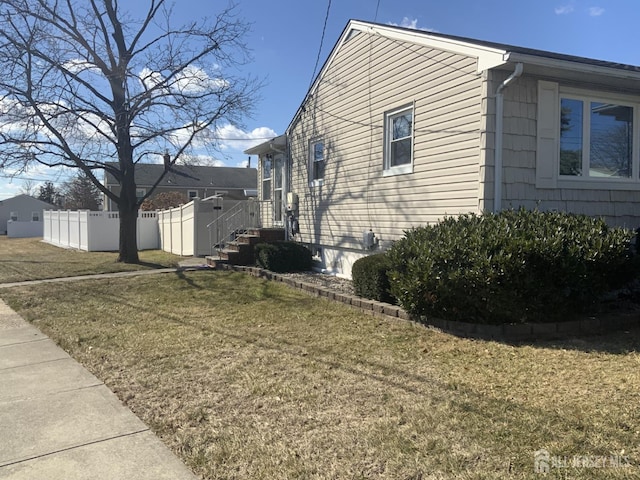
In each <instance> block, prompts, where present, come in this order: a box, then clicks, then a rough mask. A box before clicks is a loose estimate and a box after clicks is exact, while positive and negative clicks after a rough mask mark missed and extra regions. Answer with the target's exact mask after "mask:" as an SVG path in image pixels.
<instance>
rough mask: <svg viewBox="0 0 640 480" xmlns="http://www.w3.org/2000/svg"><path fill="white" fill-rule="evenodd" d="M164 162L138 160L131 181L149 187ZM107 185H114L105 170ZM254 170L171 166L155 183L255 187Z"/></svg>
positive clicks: (156, 177)
mask: <svg viewBox="0 0 640 480" xmlns="http://www.w3.org/2000/svg"><path fill="white" fill-rule="evenodd" d="M163 171H164V165H161V164H153V163H144V164H143V163H139V164H138V165H136V173H135V180H136V185H137V186H139V187H151V186H152V185H153V184H154V183H155V182H156V181H157V180H158V178H159V177H160V175H162V172H163ZM105 179H106V182H107V185H117V183H118V182H116V180H115V178H114V177H113V175H111V174H110V173H109V172H107V171H105ZM257 182H258V171H257V170H256V169H255V168H241V167H209V166H196V165H174V166H172V167H171V168H170V170H169V172H167V174H166V175H165V177H164V178H163V179H162V181H161V182H160V184H159V186H163V187H166V186H172V187H182V188H211V187H214V188H231V189H236V188H237V189H251V188H256V187H257Z"/></svg>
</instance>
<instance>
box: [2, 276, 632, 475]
mask: <svg viewBox="0 0 640 480" xmlns="http://www.w3.org/2000/svg"><path fill="white" fill-rule="evenodd" d="M0 294H1V295H2V296H3V298H5V299H6V300H8V301H9V302H10V304H11V305H12V306H13V307H14V308H16V309H18V310H19V311H20V313H21V314H22V315H24V316H25V317H26V318H28V319H29V320H30V321H32V322H33V323H34V324H36V325H37V326H39V327H40V328H42V330H43V331H45V333H47V334H49V335H50V336H51V337H52V338H54V339H55V340H56V341H57V342H59V343H60V344H61V345H62V346H63V348H65V349H66V350H67V351H69V352H70V353H71V354H72V355H73V356H74V357H75V358H77V359H78V360H79V361H81V362H82V363H83V364H85V365H86V366H87V367H88V368H89V369H90V370H92V371H93V372H94V373H95V374H96V375H97V376H98V377H100V378H101V379H103V380H104V381H105V383H106V384H107V385H108V386H109V387H110V388H111V389H112V390H114V391H115V392H116V393H117V394H118V395H119V397H120V398H121V399H122V400H123V401H124V402H125V403H126V404H127V405H128V406H129V407H130V408H131V409H132V410H133V411H134V412H135V413H136V414H137V415H138V416H140V418H142V420H143V421H145V422H146V423H147V424H148V425H149V426H150V427H151V428H152V429H153V430H154V431H155V432H156V433H157V434H158V435H160V436H161V437H162V438H163V440H164V441H165V442H166V443H167V444H168V445H169V446H170V447H171V448H172V449H173V450H174V451H176V452H177V453H178V454H179V455H180V456H181V457H182V458H183V459H184V460H185V462H186V463H187V464H188V465H189V466H190V467H191V468H193V469H194V471H196V472H197V473H198V474H200V475H202V476H203V477H204V478H211V479H213V478H216V479H218V478H229V479H230V478H237V479H240V478H285V479H286V478H290V479H294V478H295V479H298V478H310V479H311V478H318V479H320V478H323V479H324V478H380V479H382V478H385V479H418V478H422V479H427V478H463V479H472V478H473V479H481V478H532V479H533V478H539V476H538V475H537V474H534V473H533V454H534V452H535V451H536V450H538V449H540V448H547V449H548V450H549V451H550V452H551V453H552V454H555V455H567V456H571V455H614V454H620V453H621V452H623V451H624V455H625V456H628V457H629V459H630V460H631V461H633V462H634V463H635V464H636V465H637V461H638V460H639V459H640V450H639V445H640V427H639V425H640V413H639V410H638V404H639V401H640V379H639V376H638V374H637V372H638V367H640V355H639V354H638V346H639V345H640V332H638V331H633V332H627V333H620V334H613V335H608V336H605V337H593V338H589V339H584V340H575V341H568V342H558V343H544V344H537V345H523V346H513V345H506V344H501V343H496V342H486V341H474V340H466V339H460V338H456V337H453V336H450V335H445V334H442V333H440V332H437V331H435V330H430V329H426V328H423V327H422V326H419V325H416V324H412V323H409V322H402V321H396V320H392V319H388V320H387V319H380V318H375V317H372V316H367V315H363V314H360V313H358V312H357V311H354V310H350V309H349V308H347V307H345V306H343V305H337V304H332V303H330V302H328V301H326V300H322V299H316V298H312V297H310V296H307V295H305V294H302V293H299V292H297V291H293V290H290V289H288V288H286V287H285V286H283V285H281V284H277V283H270V282H268V281H264V280H258V279H255V278H252V277H248V276H244V275H242V274H237V273H222V272H188V273H182V274H175V275H174V274H164V275H161V276H154V277H153V278H149V277H144V278H136V279H118V280H104V281H100V282H98V281H90V282H82V283H72V284H64V285H63V284H58V285H41V286H37V287H31V288H20V289H11V290H9V291H3V292H0ZM638 472H639V470H638V467H637V466H634V467H629V468H624V469H572V470H571V471H560V470H557V471H555V472H553V473H554V474H558V475H560V474H568V475H569V477H570V478H578V479H587V478H603V479H604V478H618V479H622V478H636V477H637V475H638Z"/></svg>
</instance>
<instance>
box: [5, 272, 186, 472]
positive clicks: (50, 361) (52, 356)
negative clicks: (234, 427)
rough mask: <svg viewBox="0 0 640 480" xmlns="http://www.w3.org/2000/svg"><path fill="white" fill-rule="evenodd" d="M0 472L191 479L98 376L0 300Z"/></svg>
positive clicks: (165, 448)
mask: <svg viewBox="0 0 640 480" xmlns="http://www.w3.org/2000/svg"><path fill="white" fill-rule="evenodd" d="M154 273H160V272H159V271H157V270H156V271H154ZM0 478H1V479H3V480H34V479H43V480H44V479H46V480H80V479H83V480H85V479H87V480H88V479H100V480H165V479H166V480H195V479H196V477H195V476H194V475H193V474H192V473H191V472H190V471H189V470H188V469H187V468H186V467H185V466H184V464H182V463H181V462H180V460H179V459H178V458H177V457H176V456H175V455H174V454H173V453H172V452H171V451H169V449H168V448H167V447H165V446H164V444H163V443H162V442H161V441H160V440H159V439H158V437H156V436H155V435H154V434H153V433H152V432H151V431H150V430H149V428H148V427H147V426H146V425H145V424H144V423H142V422H141V421H140V420H139V419H138V418H137V417H136V416H135V415H134V414H133V413H132V412H131V411H130V410H128V409H127V408H126V407H124V406H123V405H122V403H120V401H119V400H118V398H117V397H116V396H115V395H114V394H113V393H112V392H111V391H110V390H109V389H108V388H107V387H106V386H105V385H104V384H103V383H102V382H101V381H100V380H98V379H97V378H96V377H94V376H93V375H92V374H91V373H89V371H87V370H86V369H85V368H84V367H82V366H81V365H80V364H79V363H77V362H76V361H75V360H73V359H72V358H71V357H70V356H69V355H67V353H65V352H64V351H63V350H62V349H60V348H59V347H57V346H56V345H55V344H54V343H53V341H51V340H50V339H49V338H48V337H47V336H46V335H44V334H42V333H41V332H40V331H39V330H38V329H36V328H35V327H33V326H32V325H30V324H29V323H27V322H26V321H25V320H23V319H22V318H21V317H20V316H19V315H18V314H17V313H15V312H14V311H13V310H11V309H10V308H9V307H8V306H7V305H6V304H5V303H4V302H3V301H2V300H0Z"/></svg>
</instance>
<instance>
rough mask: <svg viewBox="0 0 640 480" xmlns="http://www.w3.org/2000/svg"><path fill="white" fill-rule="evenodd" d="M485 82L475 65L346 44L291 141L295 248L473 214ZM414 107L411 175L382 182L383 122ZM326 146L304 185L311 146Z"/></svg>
mask: <svg viewBox="0 0 640 480" xmlns="http://www.w3.org/2000/svg"><path fill="white" fill-rule="evenodd" d="M481 102H482V77H481V75H480V74H478V73H477V72H476V61H475V59H474V58H470V57H465V56H463V55H457V54H452V53H450V52H443V51H436V50H433V49H429V48H426V47H418V46H416V45H408V44H404V43H399V42H397V41H393V40H390V39H385V38H380V37H372V36H369V35H366V34H360V35H358V36H356V37H354V38H352V39H351V40H349V41H348V42H347V43H346V44H343V46H342V47H341V50H340V52H339V53H338V55H337V56H336V57H335V58H334V59H333V61H332V63H331V64H330V66H329V68H328V69H327V70H326V71H325V72H324V75H323V78H322V81H321V82H320V83H319V85H318V87H317V89H316V90H315V92H313V94H312V96H311V97H310V98H309V99H308V101H307V103H306V104H305V105H304V106H303V109H304V110H303V111H302V113H301V115H300V117H299V118H298V119H297V121H296V123H295V124H294V125H293V126H292V129H291V132H290V133H291V136H290V141H291V144H290V149H291V158H292V163H293V172H292V186H291V187H292V191H294V192H296V193H298V194H299V196H300V215H299V221H300V235H299V238H298V239H299V240H301V241H303V242H309V243H314V244H319V245H324V246H333V247H341V248H351V249H358V250H360V249H361V248H362V245H361V242H362V232H363V231H366V230H369V229H370V228H371V229H372V230H373V231H374V233H375V234H376V236H377V237H378V238H380V239H381V240H382V241H383V242H386V241H390V240H395V239H398V238H400V237H401V236H402V235H403V231H404V230H406V229H408V228H411V227H413V226H419V225H424V224H426V223H431V222H435V221H437V220H439V219H441V218H442V217H443V216H444V215H454V214H457V213H461V212H468V211H478V204H479V193H478V187H479V183H478V178H479V176H480V170H479V154H480V137H481V135H480V129H481V122H482V117H481V110H482V109H481ZM411 104H413V105H414V106H415V108H414V112H413V113H414V117H413V121H414V136H413V148H414V162H413V173H410V174H404V175H397V176H383V146H384V145H383V143H384V135H383V134H384V128H383V126H384V114H385V112H387V111H389V110H392V109H395V108H399V107H402V106H406V105H411ZM311 138H319V139H322V140H323V141H324V142H325V148H326V169H325V176H324V184H323V185H322V186H321V187H310V186H309V184H308V158H309V157H308V142H309V139H311Z"/></svg>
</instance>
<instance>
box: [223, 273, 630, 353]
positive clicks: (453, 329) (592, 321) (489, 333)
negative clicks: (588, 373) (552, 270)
mask: <svg viewBox="0 0 640 480" xmlns="http://www.w3.org/2000/svg"><path fill="white" fill-rule="evenodd" d="M225 269H227V270H233V271H238V272H245V273H248V274H250V275H252V276H254V277H258V278H266V279H267V280H271V281H279V282H282V283H284V284H285V285H287V286H289V287H291V288H295V289H297V290H301V291H304V292H306V293H309V294H311V295H313V296H316V297H321V298H326V299H328V300H330V301H334V302H338V303H343V304H345V305H348V306H350V307H352V308H355V309H357V310H360V311H361V312H363V313H367V314H369V315H375V316H381V317H386V318H393V319H397V320H405V321H411V322H417V323H421V324H423V325H425V326H428V327H432V328H435V329H438V330H441V331H443V332H445V333H450V334H453V335H456V336H460V337H467V338H478V339H483V340H498V341H506V342H527V341H534V340H559V339H564V338H569V337H573V336H588V335H597V334H603V333H608V332H613V331H617V330H624V329H628V328H635V327H638V326H640V312H639V313H636V314H624V315H623V316H622V317H620V316H619V315H618V316H613V317H612V318H602V319H601V318H597V317H585V318H583V319H580V320H570V321H567V322H549V323H512V324H500V325H495V324H481V323H471V322H460V321H453V320H443V319H441V318H435V317H426V316H421V317H416V316H415V315H411V314H410V313H408V312H406V311H405V310H404V309H403V308H402V307H400V306H398V305H393V304H390V303H384V302H379V301H377V300H370V299H367V298H362V297H357V296H353V295H348V294H345V293H340V292H335V291H334V290H332V289H329V288H326V287H324V286H322V285H317V284H315V283H310V282H304V281H301V280H297V279H292V278H291V277H286V276H284V275H280V274H277V273H274V272H270V271H268V270H264V269H262V268H259V267H242V266H236V265H226V266H225Z"/></svg>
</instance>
